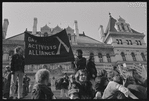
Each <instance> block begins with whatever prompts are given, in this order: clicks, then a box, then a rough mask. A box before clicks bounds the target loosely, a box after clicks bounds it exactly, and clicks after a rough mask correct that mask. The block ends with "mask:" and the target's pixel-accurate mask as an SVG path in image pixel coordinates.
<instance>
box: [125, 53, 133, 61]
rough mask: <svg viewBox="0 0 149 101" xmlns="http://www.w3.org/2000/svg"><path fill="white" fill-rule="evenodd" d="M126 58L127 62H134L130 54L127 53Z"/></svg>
mask: <svg viewBox="0 0 149 101" xmlns="http://www.w3.org/2000/svg"><path fill="white" fill-rule="evenodd" d="M125 57H126V61H132V57H131V54H130V53H129V52H126V54H125Z"/></svg>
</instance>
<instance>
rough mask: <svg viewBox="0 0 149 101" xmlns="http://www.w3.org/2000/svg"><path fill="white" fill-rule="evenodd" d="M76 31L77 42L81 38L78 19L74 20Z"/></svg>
mask: <svg viewBox="0 0 149 101" xmlns="http://www.w3.org/2000/svg"><path fill="white" fill-rule="evenodd" d="M74 33H75V35H76V39H75V40H76V43H77V40H78V38H79V29H78V22H77V20H75V21H74Z"/></svg>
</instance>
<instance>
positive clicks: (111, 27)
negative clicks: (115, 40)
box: [105, 13, 143, 35]
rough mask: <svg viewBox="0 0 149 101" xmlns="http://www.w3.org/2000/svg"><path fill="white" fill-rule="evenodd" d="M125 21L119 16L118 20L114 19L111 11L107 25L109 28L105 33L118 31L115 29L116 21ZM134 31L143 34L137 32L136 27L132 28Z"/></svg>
mask: <svg viewBox="0 0 149 101" xmlns="http://www.w3.org/2000/svg"><path fill="white" fill-rule="evenodd" d="M117 21H118V22H119V21H120V22H124V23H125V20H124V19H123V18H122V17H120V16H119V19H118V20H116V19H114V18H113V17H112V16H111V14H110V13H109V22H108V25H107V28H106V30H105V35H107V33H108V32H109V31H110V32H118V31H117V30H116V29H115V25H116V22H117ZM131 30H132V33H135V34H143V33H140V32H137V31H135V30H134V29H132V28H131Z"/></svg>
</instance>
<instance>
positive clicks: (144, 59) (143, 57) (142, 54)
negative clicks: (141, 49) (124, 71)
mask: <svg viewBox="0 0 149 101" xmlns="http://www.w3.org/2000/svg"><path fill="white" fill-rule="evenodd" d="M141 56H142V59H143V61H146V58H145V55H144V53H141Z"/></svg>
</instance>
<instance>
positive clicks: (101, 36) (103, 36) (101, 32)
mask: <svg viewBox="0 0 149 101" xmlns="http://www.w3.org/2000/svg"><path fill="white" fill-rule="evenodd" d="M99 37H100V40H101V41H102V42H104V38H105V35H104V30H103V26H102V25H100V27H99Z"/></svg>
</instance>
